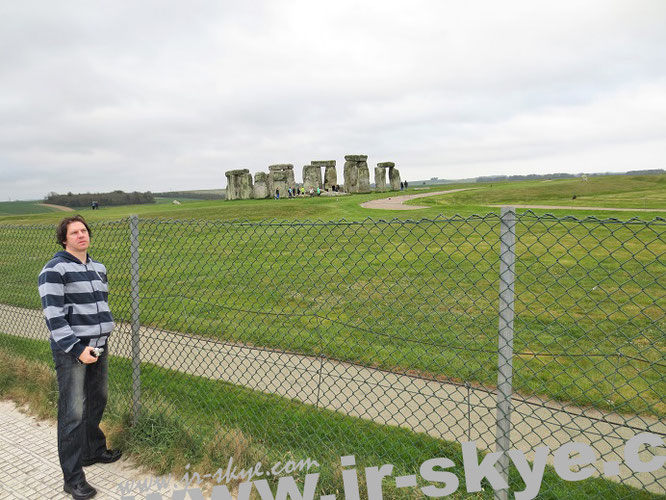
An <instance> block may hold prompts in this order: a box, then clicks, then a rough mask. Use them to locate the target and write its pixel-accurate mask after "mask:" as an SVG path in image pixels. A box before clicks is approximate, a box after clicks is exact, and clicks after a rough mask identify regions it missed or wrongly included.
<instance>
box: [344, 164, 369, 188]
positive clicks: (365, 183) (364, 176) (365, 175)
mask: <svg viewBox="0 0 666 500" xmlns="http://www.w3.org/2000/svg"><path fill="white" fill-rule="evenodd" d="M367 160H368V156H367V155H347V156H345V170H344V176H345V192H346V193H369V192H370V170H369V169H368V161H367Z"/></svg>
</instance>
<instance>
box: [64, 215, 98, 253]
mask: <svg viewBox="0 0 666 500" xmlns="http://www.w3.org/2000/svg"><path fill="white" fill-rule="evenodd" d="M72 222H81V223H82V224H83V225H84V226H86V229H87V230H88V237H90V238H92V232H91V231H90V227H88V223H87V222H86V220H85V219H84V218H83V217H81V216H80V215H74V216H73V217H65V218H64V219H63V220H61V221H60V224H58V227H57V228H56V239H57V241H58V244H59V245H60V246H61V247H63V248H66V243H67V227H68V226H69V225H70V224H71V223H72Z"/></svg>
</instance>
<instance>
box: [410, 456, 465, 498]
mask: <svg viewBox="0 0 666 500" xmlns="http://www.w3.org/2000/svg"><path fill="white" fill-rule="evenodd" d="M454 465H455V464H454V463H453V462H452V461H451V460H449V459H448V458H433V459H430V460H426V461H425V462H423V463H422V464H421V468H420V469H419V473H420V474H421V477H422V478H423V479H425V480H426V481H431V482H435V483H444V484H445V487H444V488H437V487H436V486H433V485H430V486H424V487H423V488H421V491H422V492H423V494H424V495H426V496H428V497H432V498H440V497H445V496H447V495H450V494H452V493H455V491H456V490H457V489H458V485H459V484H460V480H459V479H458V476H456V475H455V474H453V473H451V472H446V471H443V470H435V467H440V468H441V469H449V468H451V467H453V466H454Z"/></svg>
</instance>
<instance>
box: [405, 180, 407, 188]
mask: <svg viewBox="0 0 666 500" xmlns="http://www.w3.org/2000/svg"><path fill="white" fill-rule="evenodd" d="M405 189H407V181H405Z"/></svg>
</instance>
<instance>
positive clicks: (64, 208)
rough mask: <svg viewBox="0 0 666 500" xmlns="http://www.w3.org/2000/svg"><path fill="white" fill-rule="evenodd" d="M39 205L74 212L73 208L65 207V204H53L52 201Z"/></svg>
mask: <svg viewBox="0 0 666 500" xmlns="http://www.w3.org/2000/svg"><path fill="white" fill-rule="evenodd" d="M39 205H41V206H42V207H51V208H55V209H58V210H62V211H63V212H73V211H74V209H73V208H69V207H65V206H63V205H51V204H50V203H39Z"/></svg>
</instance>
